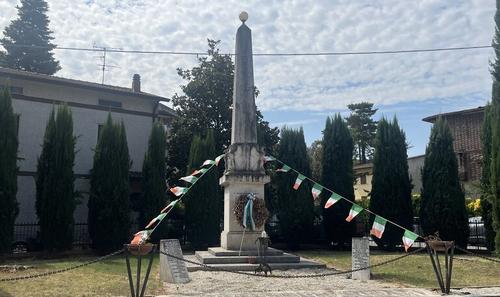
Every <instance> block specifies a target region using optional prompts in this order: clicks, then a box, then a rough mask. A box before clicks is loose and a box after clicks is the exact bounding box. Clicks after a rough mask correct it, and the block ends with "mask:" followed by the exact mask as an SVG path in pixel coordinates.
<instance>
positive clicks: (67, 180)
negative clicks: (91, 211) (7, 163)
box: [36, 105, 76, 251]
mask: <svg viewBox="0 0 500 297" xmlns="http://www.w3.org/2000/svg"><path fill="white" fill-rule="evenodd" d="M75 144H76V138H75V136H73V117H72V115H71V110H70V109H69V107H68V106H66V105H63V106H59V107H58V108H57V115H56V114H55V111H54V110H52V112H51V114H50V117H49V121H48V123H47V127H46V129H45V135H44V139H43V145H42V152H41V154H40V157H39V158H38V164H37V174H36V213H37V215H38V222H39V224H40V240H41V243H42V246H43V248H44V249H46V250H48V251H52V250H66V249H70V248H71V244H72V243H73V223H74V221H73V212H74V211H75V207H76V202H75V189H74V181H75V177H74V173H73V165H74V161H75Z"/></svg>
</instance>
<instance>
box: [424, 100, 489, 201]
mask: <svg viewBox="0 0 500 297" xmlns="http://www.w3.org/2000/svg"><path fill="white" fill-rule="evenodd" d="M438 117H442V118H443V119H445V120H446V122H447V123H448V126H449V127H450V129H451V133H452V135H453V150H454V151H455V154H456V156H457V161H458V173H459V176H460V181H461V182H462V185H463V187H464V189H465V192H466V195H467V196H473V197H475V196H478V195H479V194H480V191H479V181H480V179H481V162H482V157H483V155H482V151H481V129H482V126H483V120H484V107H477V108H472V109H465V110H460V111H455V112H449V113H443V114H438V115H433V116H429V117H426V118H424V119H423V121H425V122H429V123H435V122H436V120H437V119H438Z"/></svg>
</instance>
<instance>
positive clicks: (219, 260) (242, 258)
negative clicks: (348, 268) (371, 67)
mask: <svg viewBox="0 0 500 297" xmlns="http://www.w3.org/2000/svg"><path fill="white" fill-rule="evenodd" d="M185 258H187V259H189V260H191V261H195V262H198V263H201V264H206V265H209V266H211V267H217V268H221V269H225V270H233V271H255V269H256V268H257V267H258V266H259V263H263V262H265V263H268V264H269V266H271V268H272V269H273V270H286V269H299V268H325V267H326V266H325V265H324V264H320V263H317V262H314V261H312V260H309V259H304V258H301V257H299V256H296V255H293V254H289V253H284V252H283V251H281V250H277V249H273V248H268V249H267V250H266V256H265V257H262V255H260V257H259V254H258V252H257V250H256V249H253V250H242V251H241V252H240V251H239V250H227V249H224V248H222V247H213V248H209V249H208V251H196V252H195V254H194V256H185ZM187 269H188V271H197V270H209V269H208V268H207V267H203V266H199V265H195V264H192V263H188V264H187Z"/></svg>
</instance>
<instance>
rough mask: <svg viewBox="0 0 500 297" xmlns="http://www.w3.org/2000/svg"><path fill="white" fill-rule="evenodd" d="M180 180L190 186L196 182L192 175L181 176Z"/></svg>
mask: <svg viewBox="0 0 500 297" xmlns="http://www.w3.org/2000/svg"><path fill="white" fill-rule="evenodd" d="M180 179H181V180H183V181H185V182H188V183H190V184H194V183H195V182H196V181H197V180H198V178H197V177H196V176H194V175H188V176H183V177H181V178H180Z"/></svg>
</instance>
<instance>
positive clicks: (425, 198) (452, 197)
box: [420, 118, 469, 247]
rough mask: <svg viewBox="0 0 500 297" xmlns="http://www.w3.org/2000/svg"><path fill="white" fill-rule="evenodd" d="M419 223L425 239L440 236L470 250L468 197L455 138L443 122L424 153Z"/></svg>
mask: <svg viewBox="0 0 500 297" xmlns="http://www.w3.org/2000/svg"><path fill="white" fill-rule="evenodd" d="M420 221H421V224H422V229H423V231H424V233H425V234H426V235H428V234H434V233H435V232H439V236H440V237H441V239H443V240H454V241H455V242H456V243H457V244H458V245H459V246H462V247H466V246H467V239H468V236H469V225H468V219H467V211H466V208H465V197H464V192H463V191H462V187H461V186H460V181H459V177H458V164H457V158H456V156H455V152H454V151H453V137H452V135H451V131H450V128H449V127H448V124H446V122H445V121H444V119H442V118H438V119H437V121H436V122H435V123H434V125H433V127H432V130H431V136H430V139H429V144H428V145H427V149H426V150H425V161H424V167H423V169H422V202H421V206H420Z"/></svg>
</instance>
